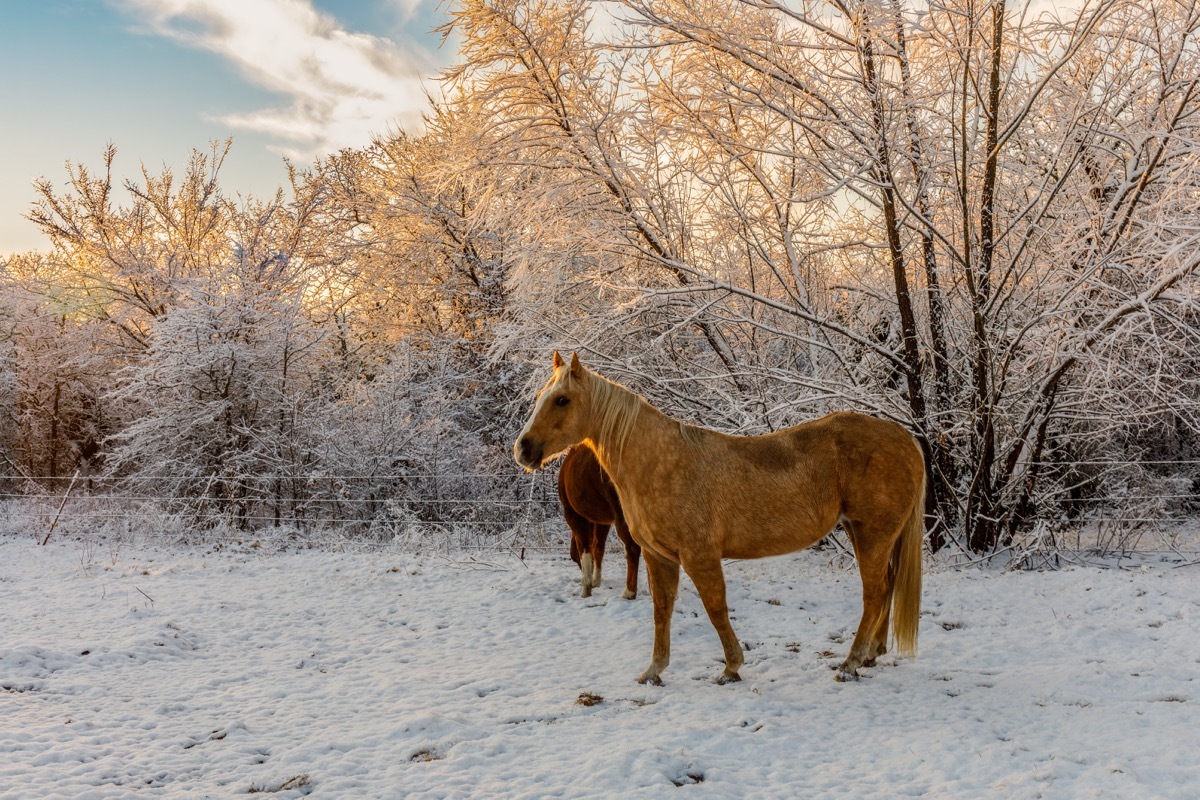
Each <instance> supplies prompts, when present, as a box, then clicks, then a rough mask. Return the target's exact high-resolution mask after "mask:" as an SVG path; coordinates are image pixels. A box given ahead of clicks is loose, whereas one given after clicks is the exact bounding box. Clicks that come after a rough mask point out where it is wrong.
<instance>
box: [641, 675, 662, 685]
mask: <svg viewBox="0 0 1200 800" xmlns="http://www.w3.org/2000/svg"><path fill="white" fill-rule="evenodd" d="M637 682H638V683H640V684H643V685H644V684H647V683H648V684H650V685H651V686H662V685H663V682H662V678H660V677H658V676H657V675H645V674H643V675H641V676H640V677H639V678H638V681H637Z"/></svg>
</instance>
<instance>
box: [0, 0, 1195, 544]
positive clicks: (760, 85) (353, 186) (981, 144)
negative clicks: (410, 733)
mask: <svg viewBox="0 0 1200 800" xmlns="http://www.w3.org/2000/svg"><path fill="white" fill-rule="evenodd" d="M450 11H451V21H450V22H449V23H448V25H447V27H446V31H445V32H446V33H448V34H454V35H455V36H457V37H458V39H459V41H460V42H461V61H460V63H459V64H458V65H457V66H456V67H455V68H453V69H451V70H450V71H449V72H448V73H447V74H446V75H445V76H444V90H445V91H444V98H445V99H444V100H442V101H441V102H439V103H438V104H437V105H436V106H435V108H434V110H433V111H432V112H431V114H430V115H429V118H428V120H427V125H426V129H425V132H424V133H423V134H421V135H420V136H410V135H405V134H398V135H394V136H387V137H380V138H379V139H377V140H376V141H375V142H374V143H373V144H372V145H370V146H368V147H365V148H362V149H357V150H344V151H341V152H338V153H335V154H332V155H329V156H326V157H324V158H321V159H319V160H318V161H316V162H315V163H313V164H311V165H297V166H293V168H292V170H291V181H290V185H289V186H288V187H286V191H281V192H279V193H278V194H277V195H276V196H275V197H273V198H269V199H255V198H236V199H235V198H231V197H229V196H227V195H226V194H224V193H223V192H222V190H221V187H220V182H219V172H220V169H221V165H222V162H223V161H224V159H225V157H226V154H227V153H228V151H229V147H230V143H229V142H225V143H214V144H213V145H212V146H211V147H210V148H209V149H208V150H206V151H197V152H195V153H193V154H192V157H191V159H190V160H189V162H188V164H187V167H186V169H185V170H184V173H183V174H182V175H179V176H176V175H173V174H171V173H170V172H169V171H164V172H161V173H158V174H153V173H151V172H149V171H146V170H144V169H143V171H142V174H141V177H140V179H139V180H137V181H131V182H128V183H127V184H125V185H124V186H116V185H114V178H113V164H114V160H115V149H113V148H110V149H109V150H108V151H107V152H106V153H105V154H104V157H103V159H102V165H101V168H100V169H99V170H98V171H93V170H90V169H88V168H86V167H84V166H82V165H74V164H72V165H68V179H69V182H68V184H67V186H66V188H65V189H63V190H61V191H59V190H56V189H55V188H54V184H52V183H50V182H49V181H45V182H42V183H40V184H39V185H38V193H39V198H40V199H39V201H38V203H37V204H36V205H35V207H34V208H33V210H32V212H31V219H32V220H33V221H34V222H35V223H36V224H37V225H39V226H40V227H41V228H42V229H43V230H44V231H45V232H46V234H47V236H48V237H49V241H50V243H51V246H52V247H51V250H50V251H49V252H48V253H45V254H42V255H36V256H33V255H31V256H28V257H21V258H18V259H12V260H11V261H10V262H9V263H8V264H7V269H6V273H5V283H4V285H3V291H4V293H5V295H6V297H8V298H9V299H10V302H9V304H8V305H7V306H6V308H8V309H9V310H8V311H7V312H6V313H7V314H8V315H9V316H6V317H4V320H5V322H4V328H3V333H4V337H5V338H4V339H3V340H2V341H0V359H3V360H4V362H5V363H6V364H11V365H13V367H12V370H11V372H9V371H6V373H5V374H6V381H5V383H4V384H3V385H0V403H2V404H3V408H4V413H5V414H7V415H8V418H9V419H11V420H13V421H14V425H13V426H12V427H11V428H10V430H12V431H15V433H11V434H5V435H6V436H7V437H8V438H6V439H4V440H2V441H0V448H4V452H5V458H6V459H8V460H9V461H10V463H12V464H13V465H20V469H21V470H22V472H21V474H24V475H28V476H31V477H36V476H38V475H43V476H56V475H62V474H64V473H70V472H72V471H73V470H74V469H75V468H76V467H78V466H80V465H84V466H85V467H86V470H85V471H87V472H89V474H96V475H104V476H106V477H107V478H110V479H112V480H117V479H120V480H125V481H134V480H142V481H148V482H151V483H153V493H154V494H158V495H170V496H172V497H176V498H178V499H179V500H178V502H180V503H182V504H183V505H184V506H186V507H187V508H189V509H190V510H191V511H192V512H194V513H195V514H196V515H197V518H198V519H200V518H203V519H211V518H212V517H213V516H218V517H221V518H222V519H225V520H230V519H232V520H234V521H235V522H236V523H237V524H238V525H240V526H242V527H254V526H257V525H263V524H275V525H279V524H288V523H292V524H299V523H296V521H297V520H303V521H305V522H304V524H307V521H309V520H316V519H319V518H329V519H333V518H336V519H339V520H352V521H353V522H354V524H355V525H361V526H365V527H366V528H367V529H371V526H373V525H374V526H378V525H379V524H381V523H380V520H384V521H387V524H393V523H394V521H395V520H397V519H404V518H406V517H405V515H406V514H408V515H410V516H411V515H412V514H416V513H417V512H415V511H413V506H412V505H411V504H409V503H408V500H406V499H405V498H411V497H412V496H414V495H415V493H417V492H428V493H431V494H432V495H434V496H437V497H439V498H444V499H445V500H446V503H447V505H445V506H443V507H441V509H440V510H438V511H437V512H436V514H445V513H449V512H447V511H446V509H448V508H451V501H461V500H463V499H466V498H481V497H487V498H491V499H494V500H497V501H501V500H505V501H511V500H512V499H513V498H514V493H519V492H520V491H521V490H522V489H521V487H520V486H517V485H515V482H514V481H513V480H512V479H511V474H510V473H509V472H508V470H509V469H510V465H508V463H507V447H508V440H509V437H510V435H511V432H512V427H513V424H514V421H513V417H514V415H515V414H517V413H519V411H518V410H517V409H519V407H520V403H519V402H518V403H517V407H516V408H514V406H513V401H514V400H517V401H519V400H520V399H521V398H522V397H523V396H524V394H525V392H526V391H527V390H528V389H529V388H530V387H531V386H533V385H535V384H536V383H537V376H538V371H539V370H540V369H542V368H544V364H545V359H546V353H547V352H548V351H549V350H550V349H552V348H553V347H561V348H564V349H566V348H576V349H579V350H581V351H583V352H584V353H586V354H587V356H588V360H589V362H590V363H592V364H594V365H595V366H597V367H598V368H600V369H601V370H602V371H604V372H605V373H606V374H610V375H612V376H614V377H616V378H617V379H619V380H623V381H625V382H627V383H630V384H632V385H633V387H634V388H636V389H637V390H638V391H639V392H641V393H643V394H645V395H647V396H648V397H650V399H651V400H652V401H653V402H655V403H656V404H657V405H659V406H660V407H663V408H665V409H667V410H668V411H669V412H670V413H672V414H673V415H675V416H678V417H680V418H684V419H687V420H689V421H695V422H699V423H701V424H704V425H708V426H712V427H717V428H720V429H722V430H726V431H730V432H736V433H756V432H762V431H767V430H772V429H776V428H779V427H782V426H785V425H789V424H793V423H796V422H799V421H801V420H803V419H807V418H810V417H812V416H814V415H817V414H820V413H824V412H826V411H831V410H835V409H842V408H847V407H851V408H858V409H862V410H866V411H869V412H871V413H874V414H877V415H881V416H884V417H889V418H892V419H895V420H898V421H901V422H902V423H904V424H905V425H907V426H909V427H910V428H911V429H912V430H913V431H915V432H916V433H917V435H918V437H919V439H920V441H921V442H922V447H923V448H924V452H925V457H926V465H927V468H928V470H929V475H930V484H929V485H930V491H929V503H928V507H927V512H928V514H929V515H930V516H929V518H930V542H931V545H932V546H933V547H934V548H941V547H945V546H953V547H957V548H960V549H961V550H964V551H969V552H974V553H987V552H995V551H996V550H998V549H1001V548H1005V547H1008V546H1014V547H1015V546H1025V545H1027V544H1028V545H1030V546H1033V545H1040V544H1045V543H1047V542H1049V543H1050V544H1053V541H1054V539H1053V537H1054V536H1055V535H1056V533H1055V532H1056V531H1057V530H1059V529H1060V528H1061V527H1062V526H1064V525H1067V524H1073V523H1072V522H1071V521H1072V520H1076V519H1082V518H1084V517H1086V514H1087V511H1088V509H1089V508H1098V507H1099V504H1102V503H1103V502H1110V503H1111V502H1113V499H1114V498H1115V500H1116V501H1119V502H1120V503H1121V504H1122V505H1123V506H1124V512H1123V513H1127V514H1130V515H1133V516H1138V517H1145V516H1148V515H1154V514H1162V513H1166V512H1168V511H1170V510H1172V509H1173V508H1175V507H1177V506H1178V503H1176V504H1175V506H1172V505H1171V504H1172V502H1173V501H1172V500H1171V499H1170V498H1172V497H1174V498H1178V497H1181V496H1182V497H1186V496H1187V494H1188V492H1189V491H1191V490H1192V488H1193V485H1194V482H1195V481H1196V480H1197V479H1198V478H1200V474H1198V472H1197V470H1196V468H1195V467H1194V466H1187V465H1186V464H1184V465H1177V466H1166V467H1164V466H1162V465H1161V464H1160V463H1159V462H1163V461H1171V460H1175V461H1183V462H1190V463H1192V464H1194V460H1195V457H1196V450H1197V447H1200V440H1198V437H1197V433H1198V431H1200V415H1198V414H1197V411H1198V408H1200V407H1198V405H1197V400H1198V398H1200V391H1198V390H1200V386H1198V385H1197V380H1198V378H1197V375H1200V370H1198V369H1197V366H1198V365H1197V363H1196V355H1195V354H1196V353H1197V352H1200V348H1198V347H1197V346H1198V345H1200V341H1198V339H1200V334H1198V331H1200V326H1198V325H1197V322H1198V321H1200V316H1198V313H1197V312H1198V309H1197V299H1198V297H1200V295H1198V289H1200V287H1198V285H1197V282H1198V276H1197V270H1198V269H1200V258H1198V257H1197V255H1196V254H1197V253H1200V246H1198V245H1200V241H1197V238H1198V237H1200V234H1198V233H1197V231H1200V224H1198V222H1200V175H1198V172H1197V170H1198V166H1200V164H1198V157H1197V153H1198V152H1200V151H1197V149H1196V147H1195V144H1194V143H1195V141H1196V139H1197V130H1196V127H1195V126H1196V114H1197V111H1198V110H1200V98H1198V94H1200V49H1198V48H1197V36H1198V33H1200V7H1198V5H1197V4H1196V3H1195V2H1190V1H1186V0H1173V1H1172V2H1168V3H1156V4H1152V6H1150V5H1147V4H1144V3H1142V4H1139V3H1135V2H1131V1H1130V0H1100V1H1099V2H1088V3H1085V4H1083V5H1082V6H1081V7H1080V8H1079V9H1078V10H1077V11H1072V12H1070V13H1069V14H1067V13H1066V12H1064V15H1062V16H1055V15H1053V14H1043V15H1033V14H1030V13H1028V12H1027V11H1026V10H1025V9H1024V8H1023V7H1022V8H1017V7H1015V6H1012V5H1010V4H1006V3H1003V2H992V3H984V4H977V3H950V4H948V5H947V4H942V5H939V6H936V7H928V8H927V7H924V6H921V7H917V6H913V5H909V4H906V3H903V2H899V1H898V0H871V1H870V2H853V3H852V2H841V0H836V1H835V2H832V3H826V2H820V3H818V2H815V1H810V0H795V2H792V1H791V0H738V1H737V2H702V3H695V2H682V1H681V0H621V2H619V3H608V4H597V3H592V2H588V1H587V0H461V2H459V3H457V4H456V5H454V6H453V7H452V8H451V10H450ZM117 195H120V196H121V197H125V196H128V198H129V199H128V201H118V200H117V199H115V196H117ZM337 476H341V477H342V478H345V477H346V476H355V477H354V478H353V480H342V479H341V478H338V477H337ZM361 476H368V477H369V478H370V480H363V481H361V482H360V481H359V477H361ZM154 482H157V483H154ZM1089 504H1091V505H1089ZM464 505H465V504H464ZM426 513H433V512H427V511H421V512H420V514H426ZM489 513H490V512H489ZM496 513H497V515H498V516H497V519H499V518H500V517H503V516H504V512H499V511H497V512H496ZM504 524H511V520H510V521H508V522H505V523H504ZM1022 543H1024V544H1022ZM1030 543H1032V544H1030Z"/></svg>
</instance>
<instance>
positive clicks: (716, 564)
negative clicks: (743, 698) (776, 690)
mask: <svg viewBox="0 0 1200 800" xmlns="http://www.w3.org/2000/svg"><path fill="white" fill-rule="evenodd" d="M684 569H685V570H686V571H687V574H688V577H689V578H691V579H692V583H694V584H696V591H697V592H699V594H700V600H701V601H703V603H704V610H705V611H707V612H708V619H709V621H710V622H712V624H713V627H714V628H716V629H717V635H718V636H719V637H721V647H722V648H723V649H724V650H725V673H724V674H723V675H721V677H719V678H717V683H729V682H731V681H740V680H741V679H742V677H741V676H740V675H739V674H738V670H739V669H740V668H741V666H742V664H743V663H744V661H745V659H744V657H743V655H742V645H741V643H740V642H739V641H738V640H737V636H735V635H734V633H733V626H732V625H730V624H729V606H728V605H726V603H725V573H724V571H723V570H722V569H721V560H720V559H719V558H718V559H715V560H712V561H709V560H703V561H700V562H698V563H697V562H688V563H685V564H684Z"/></svg>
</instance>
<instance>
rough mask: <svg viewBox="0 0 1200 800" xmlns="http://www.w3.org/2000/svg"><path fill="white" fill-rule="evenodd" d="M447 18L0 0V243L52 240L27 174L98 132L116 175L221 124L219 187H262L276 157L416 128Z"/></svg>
mask: <svg viewBox="0 0 1200 800" xmlns="http://www.w3.org/2000/svg"><path fill="white" fill-rule="evenodd" d="M444 21H445V11H444V9H442V8H440V7H439V3H438V0H0V109H2V111H0V144H2V145H3V146H2V147H0V257H2V256H4V255H8V254H12V253H17V252H24V251H27V250H34V249H47V248H48V247H49V241H48V239H46V238H45V237H44V236H43V235H42V234H41V233H40V231H38V229H37V228H36V227H35V226H34V225H33V223H31V222H29V221H28V220H26V219H24V217H23V215H24V214H27V213H28V212H29V209H30V206H31V204H32V203H33V202H34V200H35V199H36V195H35V192H34V188H33V182H34V181H35V180H37V179H38V178H42V177H44V178H48V179H50V180H51V181H52V182H53V183H54V184H55V186H56V187H58V188H60V189H61V188H63V187H64V186H65V185H66V182H67V171H66V168H65V165H66V163H67V162H68V161H70V162H73V163H77V164H83V165H85V166H88V167H92V168H99V167H100V166H101V165H102V163H103V162H102V154H103V152H104V149H105V147H106V146H107V145H108V144H109V143H112V144H114V145H115V146H116V148H117V158H116V161H115V162H114V174H115V176H116V177H118V178H119V179H122V180H123V179H125V178H136V177H138V176H139V174H140V170H141V166H142V165H143V164H144V165H145V166H146V167H147V168H148V169H149V170H150V171H151V172H152V173H158V172H160V171H161V170H162V168H163V167H164V166H169V167H171V168H173V169H175V170H176V171H179V170H180V169H181V168H182V166H183V165H184V163H185V162H186V160H187V157H188V154H189V153H190V152H191V151H192V150H193V149H199V150H207V149H208V146H209V143H210V142H211V141H213V140H224V139H226V138H227V137H230V136H232V137H233V140H234V144H233V150H232V152H231V153H230V156H229V158H228V159H227V160H226V162H225V166H224V168H223V169H222V172H221V186H222V188H223V190H224V191H225V192H226V193H227V194H242V195H256V196H269V195H271V194H273V193H274V190H275V188H276V187H278V186H280V185H282V184H283V183H284V182H285V180H286V172H285V169H284V165H283V159H284V157H285V156H287V157H290V158H292V159H293V160H294V161H296V162H297V163H299V164H304V163H306V162H308V161H310V160H311V159H312V158H314V157H315V156H318V155H321V154H323V153H327V152H333V151H336V150H338V149H340V148H342V147H357V146H362V145H365V144H367V143H368V142H369V141H370V139H371V137H372V136H373V135H376V134H381V133H387V132H389V131H395V130H397V129H404V130H408V131H413V130H419V128H420V119H421V114H422V112H423V111H424V110H425V109H426V108H427V104H428V101H427V97H426V92H432V91H436V86H435V84H434V82H433V81H432V80H431V79H432V78H433V77H435V76H436V74H437V72H438V71H439V70H440V69H442V68H443V67H445V66H446V65H448V64H449V63H450V61H451V60H452V59H453V57H454V52H453V47H452V46H451V45H448V44H447V45H442V42H441V37H440V35H438V34H435V33H434V32H433V29H434V28H435V27H436V26H438V25H439V24H441V23H442V22H444Z"/></svg>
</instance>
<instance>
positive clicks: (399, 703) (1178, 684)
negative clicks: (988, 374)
mask: <svg viewBox="0 0 1200 800" xmlns="http://www.w3.org/2000/svg"><path fill="white" fill-rule="evenodd" d="M606 566H607V570H606V576H605V584H604V586H603V587H601V588H600V589H598V590H597V592H596V594H595V595H594V596H593V597H592V598H590V599H586V600H585V599H583V598H580V597H578V596H576V593H577V578H576V576H577V571H576V568H575V566H574V565H573V564H571V563H570V561H568V560H567V559H566V557H565V553H564V554H563V555H562V556H551V555H539V556H537V557H531V558H529V559H527V560H526V561H525V562H521V561H520V560H518V559H517V558H515V557H513V556H508V555H496V556H491V557H475V558H471V557H468V556H460V557H438V556H417V555H412V554H406V553H402V552H394V551H387V550H377V551H375V552H367V553H345V552H341V553H339V552H331V551H328V550H325V551H311V552H302V553H284V554H278V553H277V554H266V553H261V552H259V551H253V550H250V551H243V552H238V553H228V552H224V553H221V552H217V553H214V552H211V551H210V550H206V549H203V548H197V547H192V548H173V549H172V550H167V549H163V548H160V547H155V546H151V545H145V544H143V545H132V544H123V545H119V546H107V545H104V544H95V543H88V542H83V541H70V540H52V541H51V542H50V544H49V545H48V546H46V547H40V546H38V545H37V544H36V543H35V540H34V538H33V537H32V536H30V537H7V538H2V539H0V599H2V602H3V617H2V622H0V796H2V797H4V798H17V797H22V798H26V797H27V798H39V800H40V799H43V798H56V797H63V798H110V797H113V798H115V797H133V796H136V797H180V798H201V797H235V796H242V795H246V794H250V793H257V792H262V793H271V796H274V797H281V798H282V797H300V796H304V795H308V796H310V797H321V798H392V797H396V798H399V797H447V798H453V797H488V798H495V797H539V798H540V797H588V798H594V797H628V798H656V797H668V798H677V797H720V798H725V797H737V798H742V797H746V798H750V797H753V798H772V797H779V798H796V797H804V798H808V797H846V796H875V797H905V796H913V797H918V796H922V797H961V798H980V797H1004V798H1012V797H1018V798H1031V797H1050V798H1082V797H1112V798H1155V797H1171V798H1193V797H1196V796H1197V795H1198V794H1200V756H1198V753H1200V749H1198V745H1200V734H1198V733H1197V731H1200V682H1197V680H1196V678H1197V676H1198V675H1200V565H1191V566H1172V565H1170V564H1154V565H1149V566H1141V567H1136V568H1132V569H1094V568H1067V569H1063V570H1061V571H1058V572H1045V573H1037V572H1007V573H1006V572H999V571H995V570H978V569H965V570H946V569H942V570H939V569H936V568H935V569H931V570H930V571H929V572H928V573H927V575H926V591H925V602H924V608H925V615H924V617H923V620H922V626H921V652H920V656H919V658H918V659H917V660H915V661H910V660H906V659H901V660H899V662H898V663H897V662H896V660H895V659H893V658H891V657H890V656H888V657H885V658H884V659H882V660H881V662H885V663H881V666H879V667H876V668H875V669H871V670H864V673H865V674H866V677H864V679H863V680H861V681H859V682H857V683H851V684H842V683H836V682H835V681H834V680H833V672H832V671H831V669H830V668H831V666H833V665H834V664H836V663H837V662H838V660H839V659H840V658H841V657H842V656H844V655H845V651H846V648H847V647H848V646H849V640H850V638H851V637H852V634H853V630H854V625H855V624H856V622H857V619H858V613H859V601H858V578H857V574H856V573H855V572H854V571H853V568H852V567H847V566H846V565H845V564H841V563H830V551H825V552H806V553H800V554H797V555H795V556H791V557H786V558H778V559H773V560H767V561H757V562H740V563H731V564H729V565H728V568H727V574H728V579H729V584H730V605H731V606H732V607H733V609H734V612H733V616H734V627H735V630H736V631H737V633H738V635H739V636H740V637H741V638H742V640H743V641H745V642H746V643H747V644H748V645H749V647H748V651H747V653H746V656H747V661H746V665H745V667H743V669H742V676H743V678H744V679H745V680H744V681H743V682H742V683H740V684H733V685H728V686H718V685H716V684H714V683H713V682H712V678H714V677H715V676H716V675H717V674H718V673H719V672H720V664H719V657H720V646H719V644H718V642H717V638H716V635H715V633H714V632H713V630H712V628H711V626H710V625H709V623H708V620H707V618H706V617H705V616H704V612H703V609H702V607H701V605H700V603H699V600H698V598H697V597H696V595H695V593H694V591H693V589H692V587H691V585H690V583H688V582H687V580H686V578H685V579H684V580H683V581H682V583H681V596H680V601H679V604H678V607H677V612H676V617H675V622H674V637H673V653H672V656H673V658H672V664H671V666H670V667H669V668H668V670H667V671H666V673H665V674H664V679H665V681H666V685H665V686H663V687H647V686H639V685H638V684H637V683H636V682H635V680H634V679H635V677H636V676H637V675H638V673H639V672H640V671H641V670H642V669H643V668H644V667H645V665H646V663H647V661H648V660H649V655H650V639H651V629H652V624H651V619H650V616H651V614H650V602H649V599H648V596H647V592H646V590H645V576H644V574H643V576H642V594H641V596H639V598H638V599H637V600H634V601H624V600H621V599H620V589H619V586H618V583H619V581H620V579H621V573H623V566H624V565H623V562H622V556H621V553H620V552H619V548H617V549H615V550H613V551H611V552H610V561H609V563H608V564H607V565H606Z"/></svg>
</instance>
